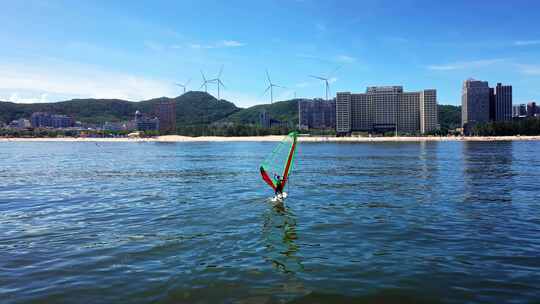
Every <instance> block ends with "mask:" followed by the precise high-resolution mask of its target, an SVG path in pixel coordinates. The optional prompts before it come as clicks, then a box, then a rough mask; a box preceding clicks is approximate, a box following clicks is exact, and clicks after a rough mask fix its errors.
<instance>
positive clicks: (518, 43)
mask: <svg viewBox="0 0 540 304" xmlns="http://www.w3.org/2000/svg"><path fill="white" fill-rule="evenodd" d="M538 44H540V40H517V41H514V45H515V46H527V45H538Z"/></svg>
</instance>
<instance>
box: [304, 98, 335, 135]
mask: <svg viewBox="0 0 540 304" xmlns="http://www.w3.org/2000/svg"><path fill="white" fill-rule="evenodd" d="M298 126H299V128H300V129H302V130H309V129H335V128H336V102H335V100H323V99H316V100H300V101H299V102H298Z"/></svg>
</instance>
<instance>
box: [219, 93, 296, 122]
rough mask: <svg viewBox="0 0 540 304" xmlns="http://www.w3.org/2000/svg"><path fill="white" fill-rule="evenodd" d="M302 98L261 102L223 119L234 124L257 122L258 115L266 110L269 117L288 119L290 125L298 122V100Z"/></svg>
mask: <svg viewBox="0 0 540 304" xmlns="http://www.w3.org/2000/svg"><path fill="white" fill-rule="evenodd" d="M300 100H302V99H292V100H286V101H279V102H275V103H273V104H262V105H256V106H253V107H249V108H247V109H242V110H240V111H238V112H236V113H234V114H232V115H230V116H228V117H227V118H225V119H224V120H223V121H225V122H232V123H236V124H259V115H260V113H261V112H263V111H266V112H268V114H269V115H270V117H272V118H274V119H278V120H281V121H288V122H290V123H291V125H296V124H298V101H300Z"/></svg>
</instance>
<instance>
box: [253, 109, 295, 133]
mask: <svg viewBox="0 0 540 304" xmlns="http://www.w3.org/2000/svg"><path fill="white" fill-rule="evenodd" d="M259 124H260V125H261V127H263V128H266V129H269V128H277V127H288V126H289V123H288V122H286V121H280V120H278V119H274V118H272V117H271V116H270V114H269V113H268V112H267V111H266V110H263V111H261V112H260V113H259Z"/></svg>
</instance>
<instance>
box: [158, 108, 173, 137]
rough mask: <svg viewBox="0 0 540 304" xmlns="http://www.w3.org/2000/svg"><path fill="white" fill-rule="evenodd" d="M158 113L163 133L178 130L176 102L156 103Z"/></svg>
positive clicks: (160, 129)
mask: <svg viewBox="0 0 540 304" xmlns="http://www.w3.org/2000/svg"><path fill="white" fill-rule="evenodd" d="M156 115H157V117H158V119H159V131H160V132H161V133H174V132H175V131H176V102H174V101H170V102H160V103H158V104H157V105H156Z"/></svg>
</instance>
